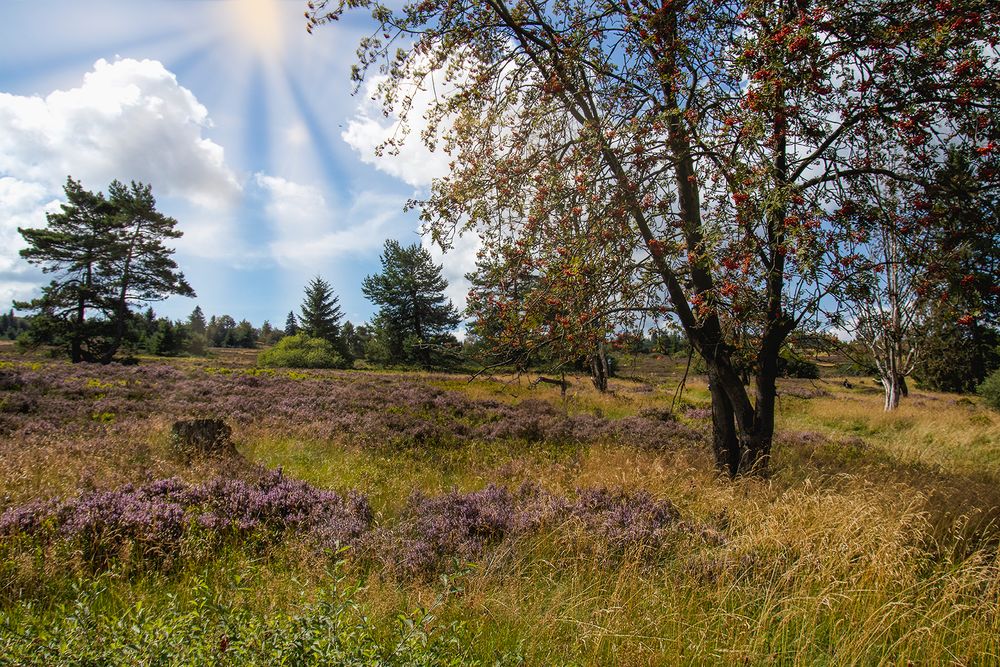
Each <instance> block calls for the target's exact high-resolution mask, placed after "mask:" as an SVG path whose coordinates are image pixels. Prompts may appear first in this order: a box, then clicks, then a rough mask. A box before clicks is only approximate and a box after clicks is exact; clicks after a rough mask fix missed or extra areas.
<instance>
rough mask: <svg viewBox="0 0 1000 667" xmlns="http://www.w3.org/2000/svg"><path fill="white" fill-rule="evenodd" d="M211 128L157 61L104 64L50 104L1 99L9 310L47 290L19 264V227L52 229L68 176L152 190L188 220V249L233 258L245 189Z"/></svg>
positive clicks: (2, 265) (0, 171) (4, 295)
mask: <svg viewBox="0 0 1000 667" xmlns="http://www.w3.org/2000/svg"><path fill="white" fill-rule="evenodd" d="M210 127H211V120H210V119H209V116H208V111H207V110H206V109H205V107H204V106H203V105H202V104H200V103H199V102H198V100H197V99H196V98H195V96H194V95H193V94H192V93H191V91H189V90H188V89H186V88H184V87H182V86H181V85H179V84H178V82H177V79H176V77H175V76H174V75H173V74H172V73H170V72H169V71H167V70H166V69H165V68H164V66H163V65H162V64H161V63H159V62H158V61H155V60H141V61H140V60H131V59H124V60H116V61H114V62H108V61H106V60H103V59H102V60H98V61H97V62H96V63H95V64H94V67H93V70H91V71H90V72H88V73H87V74H85V75H84V77H83V82H82V84H81V85H80V86H79V87H76V88H70V89H67V90H56V91H53V92H51V93H49V94H48V95H46V96H44V97H40V96H20V95H11V94H8V93H0V302H5V301H6V300H7V299H8V298H11V297H13V296H16V297H17V298H24V297H26V296H28V295H29V294H30V293H31V292H32V291H34V290H33V287H36V286H37V284H38V282H40V279H39V276H38V273H37V271H35V270H34V269H32V268H31V267H29V266H28V265H27V264H26V263H25V262H24V261H23V260H21V259H20V258H19V257H18V251H19V250H20V249H21V248H22V247H23V246H24V241H23V239H22V238H21V236H20V234H18V233H17V228H18V227H40V226H43V225H44V224H45V213H46V212H47V211H50V210H57V209H58V202H59V200H61V199H62V198H63V193H62V185H63V184H64V182H65V178H66V176H67V175H72V176H73V177H74V178H76V179H78V180H80V181H81V182H83V184H84V187H87V188H88V189H91V190H105V189H106V188H107V186H108V184H109V183H110V182H111V181H112V180H114V179H116V178H117V179H119V180H124V181H128V180H137V181H143V182H146V183H150V184H152V185H153V191H154V192H155V193H156V195H157V196H158V197H161V198H162V197H167V198H170V199H171V201H172V206H171V207H170V208H171V210H169V211H165V212H169V213H171V214H174V215H178V211H183V212H184V213H185V214H184V215H178V218H179V219H180V220H181V228H182V229H183V230H184V232H185V238H184V240H183V242H182V243H181V244H179V245H180V246H183V247H186V248H189V249H192V250H194V254H199V255H205V254H206V253H207V255H208V256H219V254H220V253H222V254H226V253H227V252H230V251H232V250H233V249H234V248H235V247H236V244H234V243H233V242H232V241H231V240H230V241H228V242H227V241H226V240H225V239H226V237H227V236H228V235H229V234H231V233H232V231H233V225H232V220H231V217H232V212H233V209H234V208H235V204H236V203H238V201H239V197H240V195H241V190H242V187H241V186H240V184H239V182H238V181H237V178H236V176H235V174H234V172H233V171H232V170H231V169H230V168H229V167H228V166H227V164H226V161H225V155H224V152H223V149H222V147H221V146H220V145H218V144H217V143H215V142H213V141H212V140H211V139H209V138H207V137H206V136H204V133H205V131H206V130H207V129H208V128H210ZM161 210H164V208H163V206H161ZM230 238H231V237H230ZM230 254H231V253H230ZM32 279H35V280H34V281H33V280H32Z"/></svg>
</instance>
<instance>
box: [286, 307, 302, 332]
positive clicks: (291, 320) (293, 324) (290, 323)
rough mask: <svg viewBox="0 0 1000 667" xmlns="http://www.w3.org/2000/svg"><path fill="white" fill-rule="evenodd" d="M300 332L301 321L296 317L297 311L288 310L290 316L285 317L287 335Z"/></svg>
mask: <svg viewBox="0 0 1000 667" xmlns="http://www.w3.org/2000/svg"><path fill="white" fill-rule="evenodd" d="M298 332H299V322H298V320H297V319H295V313H294V312H293V311H289V312H288V317H286V318H285V335H286V336H294V335H295V334H297V333H298Z"/></svg>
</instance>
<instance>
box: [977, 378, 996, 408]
mask: <svg viewBox="0 0 1000 667" xmlns="http://www.w3.org/2000/svg"><path fill="white" fill-rule="evenodd" d="M977 392H978V393H979V395H980V396H982V397H983V399H984V400H985V401H986V405H988V406H990V407H991V408H993V409H994V410H1000V370H995V371H993V374H992V375H990V376H989V377H988V378H986V380H984V381H983V383H982V384H981V385H979V388H978V389H977Z"/></svg>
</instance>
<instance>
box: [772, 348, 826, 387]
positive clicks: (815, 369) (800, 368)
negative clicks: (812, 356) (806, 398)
mask: <svg viewBox="0 0 1000 667" xmlns="http://www.w3.org/2000/svg"><path fill="white" fill-rule="evenodd" d="M778 372H779V374H780V375H781V377H786V378H801V379H804V380H818V379H819V366H817V365H816V364H815V363H813V362H811V361H809V360H807V359H803V358H801V357H798V356H796V355H795V354H793V353H791V352H790V351H788V350H784V351H782V353H781V357H780V358H779V359H778Z"/></svg>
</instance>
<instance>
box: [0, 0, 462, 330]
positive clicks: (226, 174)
mask: <svg viewBox="0 0 1000 667" xmlns="http://www.w3.org/2000/svg"><path fill="white" fill-rule="evenodd" d="M304 10H305V0H127V1H126V0H117V1H115V2H106V1H101V0H88V1H87V2H80V1H79V0H49V1H47V2H38V1H37V0H0V25H2V26H3V28H2V29H0V30H2V37H3V38H2V39H0V305H3V304H6V305H4V308H6V307H9V304H10V301H11V300H12V299H14V298H18V299H21V298H27V297H30V296H32V295H33V294H36V293H37V290H38V287H39V286H40V285H41V284H42V283H43V282H44V281H45V278H44V277H43V276H42V275H41V273H40V272H39V271H38V269H36V268H34V267H31V266H29V265H27V264H26V263H24V262H23V261H22V260H21V259H20V258H19V257H18V254H17V251H18V250H19V249H20V248H21V247H23V242H22V240H21V238H20V236H19V235H18V234H17V227H18V226H21V227H26V226H31V227H37V226H41V225H43V224H44V221H45V212H46V211H48V210H54V209H55V208H57V207H58V203H59V199H60V197H61V194H62V189H61V186H62V185H63V183H64V182H65V179H66V176H67V175H72V176H73V177H74V178H77V179H80V180H82V181H83V183H84V186H85V187H87V188H89V189H92V190H104V189H105V188H106V187H107V185H108V183H109V182H110V181H111V180H112V179H115V178H117V179H119V180H123V181H128V180H140V181H143V182H147V183H151V184H152V185H153V192H154V194H155V195H156V197H157V200H158V203H159V209H160V210H161V211H163V212H164V213H166V214H168V215H172V216H173V217H175V218H177V220H178V221H179V228H180V229H181V230H182V231H183V232H184V237H183V238H182V239H180V240H179V241H178V242H177V245H176V248H177V254H176V258H177V261H178V263H179V264H180V266H181V268H182V270H183V271H184V272H185V274H186V275H187V277H188V280H189V282H190V283H191V284H192V286H193V287H194V288H195V291H196V292H197V293H198V297H197V298H196V299H181V298H172V299H169V300H167V301H166V302H161V303H157V304H154V308H155V309H156V310H157V312H159V313H161V314H165V315H169V316H171V317H175V318H181V317H186V316H187V315H188V314H189V313H190V312H191V310H192V309H193V308H194V306H195V304H198V305H200V306H201V307H202V309H203V310H204V311H205V312H206V313H208V314H223V313H228V314H230V315H232V316H233V317H235V318H236V319H241V318H247V319H249V320H251V321H252V322H253V323H254V324H257V325H259V324H260V323H261V322H262V321H263V320H265V319H269V320H271V322H272V323H279V324H280V323H283V322H284V319H285V315H286V314H287V313H288V311H289V310H292V309H296V310H297V309H298V305H299V303H300V302H301V297H302V289H303V286H304V285H305V284H306V283H307V282H308V280H309V278H310V277H311V276H313V275H316V274H319V275H322V276H323V277H325V278H326V279H327V280H328V281H330V282H331V284H332V285H333V286H334V289H335V290H336V292H337V293H338V294H339V296H340V300H341V304H342V306H343V310H344V313H345V316H346V318H347V319H350V320H352V321H354V322H359V321H363V320H366V319H368V318H369V317H370V316H371V314H372V312H373V307H372V306H371V304H369V303H368V302H367V301H366V300H365V298H364V296H363V295H362V294H361V280H362V279H363V277H364V276H365V275H367V274H369V273H374V272H376V271H377V270H378V269H379V261H378V256H379V252H380V250H381V248H382V244H383V242H384V241H385V239H387V238H394V239H398V240H400V241H402V242H406V243H413V242H417V241H419V240H420V237H419V235H418V233H417V230H418V226H419V221H418V220H417V215H416V213H415V212H410V213H405V214H404V213H403V212H402V207H403V203H404V202H405V201H406V200H407V199H408V198H410V197H413V196H414V195H418V196H419V194H420V193H421V192H423V191H425V189H426V188H427V186H428V185H429V183H430V179H431V178H432V177H434V176H435V175H439V174H441V173H443V169H444V165H445V164H446V163H447V160H446V159H445V158H444V157H443V156H442V155H440V154H432V153H428V152H427V151H426V150H425V149H423V148H422V147H421V146H420V145H419V142H418V141H416V140H415V139H414V140H411V141H408V142H407V145H406V146H405V147H404V148H403V150H402V151H401V152H400V155H398V156H393V157H381V158H377V157H376V156H375V154H374V148H375V146H376V145H377V144H378V143H379V142H380V141H381V139H383V138H384V137H386V136H388V133H391V132H392V131H393V129H394V122H393V121H394V119H392V118H388V119H387V118H385V117H383V115H382V114H381V112H380V110H379V109H378V108H377V107H375V106H374V104H373V102H372V101H371V99H370V94H366V92H365V91H362V93H361V94H359V95H357V96H351V90H352V84H351V82H350V80H349V73H350V68H351V65H352V63H353V62H354V50H355V47H356V45H357V42H358V39H359V37H361V36H362V35H363V34H365V32H366V31H368V30H370V29H371V26H370V24H369V23H368V21H367V20H366V18H367V17H366V16H365V15H363V14H361V13H358V14H356V15H355V16H349V17H347V20H344V21H341V22H339V23H337V24H333V25H331V26H325V27H323V28H321V29H319V30H317V31H316V32H315V34H313V35H312V36H310V35H307V34H306V31H305V19H304V18H303V11H304ZM418 129H419V128H418ZM415 134H416V133H415ZM459 245H460V247H459V249H458V250H456V251H455V252H451V253H449V254H447V255H441V254H440V253H435V256H436V257H437V258H438V259H439V261H441V262H443V264H444V267H445V275H446V277H447V278H448V279H449V281H450V282H451V283H452V284H451V287H450V288H449V296H451V297H452V298H453V300H455V301H456V304H457V305H459V306H463V305H464V298H463V296H464V293H465V291H466V289H467V287H466V286H465V285H464V284H463V281H462V279H461V276H462V275H463V274H464V273H465V272H466V271H468V270H470V269H471V262H472V258H473V256H474V247H473V246H474V241H472V240H468V239H467V240H466V241H465V242H464V243H461V244H459Z"/></svg>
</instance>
